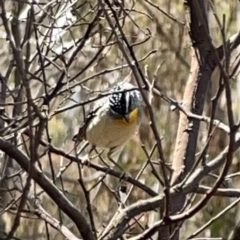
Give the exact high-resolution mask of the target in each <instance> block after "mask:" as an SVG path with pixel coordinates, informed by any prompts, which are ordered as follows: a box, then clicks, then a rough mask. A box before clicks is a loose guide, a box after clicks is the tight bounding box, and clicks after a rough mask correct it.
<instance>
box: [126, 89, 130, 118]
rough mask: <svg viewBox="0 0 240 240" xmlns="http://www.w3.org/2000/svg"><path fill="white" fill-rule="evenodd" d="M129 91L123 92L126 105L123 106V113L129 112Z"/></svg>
mask: <svg viewBox="0 0 240 240" xmlns="http://www.w3.org/2000/svg"><path fill="white" fill-rule="evenodd" d="M129 94H130V92H125V102H126V106H125V113H128V112H129V104H130V103H129V100H130V95H129Z"/></svg>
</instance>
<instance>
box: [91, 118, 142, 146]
mask: <svg viewBox="0 0 240 240" xmlns="http://www.w3.org/2000/svg"><path fill="white" fill-rule="evenodd" d="M138 127H139V125H138V123H137V122H135V123H131V124H123V123H119V120H116V119H111V118H109V116H107V115H105V116H102V117H101V121H99V119H98V120H97V119H94V120H93V121H92V122H91V123H90V124H89V126H88V128H87V133H86V138H87V140H88V141H89V142H90V143H91V144H93V145H96V146H97V147H102V148H112V147H116V146H120V145H123V144H124V143H125V142H126V141H127V140H129V138H131V136H132V135H134V133H135V132H137V130H138Z"/></svg>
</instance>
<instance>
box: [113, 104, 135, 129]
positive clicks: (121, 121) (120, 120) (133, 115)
mask: <svg viewBox="0 0 240 240" xmlns="http://www.w3.org/2000/svg"><path fill="white" fill-rule="evenodd" d="M138 113H139V110H138V108H135V109H134V110H133V111H132V112H131V113H130V114H129V121H128V122H127V121H126V119H125V118H122V119H116V121H117V122H118V123H119V124H126V125H127V124H131V123H134V122H136V121H137V118H138Z"/></svg>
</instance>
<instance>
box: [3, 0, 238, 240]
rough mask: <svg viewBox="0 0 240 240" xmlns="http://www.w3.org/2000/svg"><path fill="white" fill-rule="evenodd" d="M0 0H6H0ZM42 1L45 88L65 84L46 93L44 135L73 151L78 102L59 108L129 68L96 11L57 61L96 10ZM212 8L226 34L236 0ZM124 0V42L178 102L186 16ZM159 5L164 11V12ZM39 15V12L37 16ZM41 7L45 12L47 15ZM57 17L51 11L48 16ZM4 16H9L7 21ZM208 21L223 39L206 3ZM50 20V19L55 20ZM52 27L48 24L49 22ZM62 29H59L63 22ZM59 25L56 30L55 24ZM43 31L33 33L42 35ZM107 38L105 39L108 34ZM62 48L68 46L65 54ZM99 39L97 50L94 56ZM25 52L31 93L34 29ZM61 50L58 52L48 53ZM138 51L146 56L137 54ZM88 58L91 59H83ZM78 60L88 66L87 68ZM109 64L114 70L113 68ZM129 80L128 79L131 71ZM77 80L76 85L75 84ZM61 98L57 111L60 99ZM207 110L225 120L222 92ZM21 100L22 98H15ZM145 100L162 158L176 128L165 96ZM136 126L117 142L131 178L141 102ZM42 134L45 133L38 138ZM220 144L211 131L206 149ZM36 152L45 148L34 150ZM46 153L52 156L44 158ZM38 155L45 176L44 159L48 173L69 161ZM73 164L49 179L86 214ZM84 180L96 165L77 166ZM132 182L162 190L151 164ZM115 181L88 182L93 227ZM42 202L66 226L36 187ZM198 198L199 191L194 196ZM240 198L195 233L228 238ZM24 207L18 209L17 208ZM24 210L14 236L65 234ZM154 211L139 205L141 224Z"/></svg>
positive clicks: (108, 213)
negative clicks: (130, 135)
mask: <svg viewBox="0 0 240 240" xmlns="http://www.w3.org/2000/svg"><path fill="white" fill-rule="evenodd" d="M6 2H7V1H6ZM39 3H42V4H43V5H41V7H39V8H37V7H36V9H37V10H39V12H38V11H37V10H35V11H36V20H39V19H40V9H41V8H45V11H46V12H47V15H46V16H45V17H44V18H43V20H41V22H39V27H38V30H39V38H41V52H42V55H43V56H44V57H46V58H47V59H48V61H49V62H48V63H49V64H48V65H46V66H45V68H44V69H45V70H44V71H45V73H44V74H45V76H46V80H47V81H46V83H47V85H48V86H47V90H48V91H51V89H53V88H54V87H55V86H56V84H58V82H59V79H60V76H61V75H62V74H63V73H64V72H65V73H64V74H65V75H64V80H63V82H64V84H63V86H62V88H61V90H60V91H59V92H58V93H57V94H56V95H55V96H54V99H53V100H52V101H51V102H50V109H49V111H50V112H49V116H50V119H49V122H48V129H49V135H50V137H51V144H53V145H54V146H55V147H58V148H60V149H62V150H63V151H65V152H71V151H72V150H73V147H74V145H73V142H72V141H71V138H72V136H73V134H75V133H76V132H77V130H78V127H79V126H80V125H81V124H82V122H83V119H84V117H83V108H82V107H74V108H72V109H67V107H70V106H72V105H74V104H76V103H78V102H81V101H86V100H87V99H89V98H91V97H93V96H96V95H97V94H98V93H99V91H104V90H106V89H108V88H109V87H110V86H112V85H113V84H115V83H116V82H118V81H121V80H123V79H124V78H125V77H126V76H127V75H128V74H129V72H130V70H129V68H128V67H124V68H123V67H121V66H123V65H126V61H125V59H124V57H123V56H122V53H121V51H120V50H119V47H118V45H117V44H116V42H115V39H114V37H112V36H111V34H112V33H111V29H110V28H109V26H108V24H107V22H106V20H105V19H102V20H101V21H100V22H99V24H97V26H95V28H93V29H92V32H91V34H90V36H89V37H88V39H86V42H85V44H84V47H83V48H82V49H81V51H79V52H78V53H77V55H76V57H75V58H74V61H73V64H72V65H71V66H70V67H67V66H66V65H64V62H65V60H69V59H70V58H71V57H72V54H73V51H74V49H76V46H78V45H79V43H78V40H79V38H83V37H84V34H85V32H86V30H87V27H88V25H89V22H91V21H92V20H93V19H94V17H95V15H96V12H95V11H94V9H96V8H94V6H96V4H97V1H94V0H87V1H85V2H82V1H75V2H74V1H73V2H72V3H74V4H71V1H69V2H68V3H67V1H60V2H59V1H58V2H55V1H52V2H50V3H49V5H48V6H51V7H52V8H51V9H52V12H50V9H49V8H47V3H46V2H44V1H41V0H40V1H39ZM9 4H10V10H8V13H9V19H10V18H11V11H13V10H12V8H11V6H12V5H11V4H13V2H11V1H9ZM214 4H215V6H216V12H217V14H218V16H219V18H220V20H221V21H222V20H223V14H225V18H226V36H227V37H230V36H232V35H233V34H234V33H236V32H237V31H238V30H239V29H238V26H239V5H238V4H239V3H238V1H227V0H221V1H220V0H216V1H214ZM27 6H28V5H27V4H26V5H24V6H22V11H21V12H20V14H19V15H20V17H21V21H19V23H18V24H19V28H18V30H19V31H20V32H19V34H20V36H21V39H23V37H24V31H25V22H26V21H25V18H26V10H27ZM125 6H126V9H127V13H128V14H129V17H128V16H127V17H125V18H124V20H122V23H123V24H124V25H123V30H124V33H125V35H126V37H127V38H128V40H129V42H130V43H131V44H133V45H134V52H135V54H136V56H137V58H138V59H139V60H141V59H144V60H142V61H141V67H142V68H143V69H144V68H145V67H146V65H147V66H148V71H149V74H150V75H151V76H152V77H154V74H155V72H156V70H157V69H158V68H159V70H158V72H157V73H156V78H155V81H156V82H155V84H156V86H157V87H159V88H160V89H161V91H162V92H163V93H165V94H166V95H168V96H169V97H173V98H174V99H176V100H178V101H179V102H181V99H182V95H183V91H184V87H185V84H186V81H187V78H188V75H189V70H190V69H189V68H190V64H191V56H190V46H191V42H190V38H189V35H188V28H187V25H186V24H185V8H184V4H183V1H182V0H181V1H180V0H151V1H148V0H147V1H145V0H138V1H125ZM162 11H164V12H165V13H167V14H164V13H163V12H162ZM38 14H39V15H38ZM50 15H52V16H54V17H55V18H52V17H51V16H50ZM56 19H57V20H56ZM9 24H13V21H12V22H10V21H9ZM209 24H210V31H211V35H212V39H213V42H214V44H215V45H216V46H219V45H220V44H222V38H221V34H220V29H219V27H218V25H217V24H216V21H215V18H214V16H213V13H212V11H211V10H210V9H209ZM57 25H59V28H57V27H56V26H57ZM52 26H55V27H56V28H52V29H51V27H52ZM63 28H64V30H62V31H61V29H63ZM59 29H60V30H59ZM0 34H1V36H2V37H1V38H0V45H1V49H0V54H1V58H0V72H1V74H2V75H5V74H7V70H8V69H9V66H10V65H11V59H12V55H11V54H10V53H11V51H10V47H9V41H8V40H7V38H6V37H7V36H6V31H5V29H4V27H3V26H1V27H0ZM41 34H42V35H41ZM43 36H45V37H43ZM109 37H111V39H110V40H109V41H108V38H109ZM68 48H71V49H70V51H67V52H66V53H64V51H65V50H66V49H68ZM100 48H103V50H102V51H101V52H100V53H99V54H98V55H97V56H96V53H97V52H98V51H99V49H100ZM31 51H32V61H31V66H30V72H31V73H32V74H33V77H32V80H31V82H30V84H31V90H32V94H33V97H34V99H35V98H36V99H37V98H38V97H40V96H42V95H44V94H45V91H46V89H45V86H46V84H44V81H40V80H39V79H41V80H42V79H43V72H42V69H41V67H40V63H39V57H34V53H35V52H36V40H35V36H33V37H32V39H31ZM59 55H61V56H62V57H60V58H59V57H58V58H55V57H56V56H59ZM146 56H147V57H146ZM90 61H92V64H91V65H89V66H88V64H89V63H90ZM86 66H87V67H86ZM115 68H116V70H114V69H115ZM218 78H219V73H218V71H217V70H216V71H215V74H214V75H213V78H212V82H211V83H210V87H209V92H208V96H207V101H206V104H205V112H204V115H208V116H209V114H210V111H211V99H212V97H213V96H214V94H215V93H216V90H217V88H218ZM238 81H239V80H238V78H237V77H236V79H235V80H234V81H233V82H232V83H231V84H232V87H233V92H234V94H233V97H234V102H233V104H234V111H235V112H234V114H235V116H236V119H239V104H238V103H239V96H240V93H239V89H240V88H239V83H238ZM131 82H133V83H135V80H134V78H133V77H131ZM80 84H81V85H80ZM7 85H8V88H9V89H10V90H12V91H13V92H14V91H15V92H17V91H18V88H17V84H16V73H15V71H14V68H13V70H12V71H11V74H10V76H9V81H8V84H7ZM6 102H7V103H11V102H13V98H12V97H11V95H9V96H8V97H7V99H6ZM65 107H66V110H64V108H65ZM91 107H92V104H88V105H86V106H85V111H86V112H88V111H89V109H90V108H91ZM217 108H218V109H217V114H216V118H218V119H219V120H222V121H223V122H226V119H225V118H226V113H225V99H224V97H223V98H222V99H221V103H220V104H219V105H218V106H217ZM23 109H24V107H23ZM153 109H154V113H155V118H156V121H157V124H158V125H157V127H158V131H159V133H160V136H161V137H162V144H163V149H164V154H165V159H167V161H168V162H169V163H171V158H172V153H173V149H174V147H175V139H176V132H177V127H178V116H179V115H178V112H177V111H172V110H171V107H170V106H169V104H168V103H166V102H164V101H163V100H161V99H160V98H154V99H153ZM6 111H7V113H8V114H9V116H11V115H12V114H13V112H12V111H13V107H12V105H9V106H8V107H6ZM145 113H146V115H145V116H144V120H143V123H142V126H141V128H140V132H139V135H136V136H134V137H133V138H132V139H131V140H130V141H129V142H128V143H127V145H126V147H125V148H124V150H123V152H122V154H121V157H120V160H119V164H120V165H121V166H123V167H124V169H125V170H126V172H128V173H130V174H131V175H132V176H133V177H136V175H137V174H138V173H139V171H140V169H141V168H142V166H143V165H144V163H146V161H147V157H146V155H145V153H144V151H143V149H142V145H144V146H145V148H146V149H147V151H148V152H150V150H151V149H152V148H153V147H154V144H155V139H154V136H153V133H152V132H151V130H150V128H149V119H148V115H147V111H145ZM46 136H47V135H45V136H44V137H45V138H46ZM206 138H207V124H202V125H201V131H200V134H199V142H198V151H201V149H203V147H204V145H205V143H206ZM226 143H227V137H226V134H225V133H223V132H221V131H219V130H216V131H215V134H214V136H213V141H212V142H211V144H210V148H209V159H212V158H214V157H215V156H217V154H219V153H220V151H222V150H223V149H224V148H225V146H226ZM41 151H42V152H43V151H44V148H42V149H41ZM157 158H158V156H157V152H154V154H153V157H152V160H153V161H157ZM50 160H51V161H50ZM92 161H93V162H96V163H99V164H103V163H102V162H101V161H100V160H99V159H98V158H95V159H93V160H92ZM41 163H42V167H43V170H44V172H45V173H46V174H47V175H48V176H49V177H52V173H51V171H50V169H51V164H53V166H54V171H55V174H57V173H58V172H59V171H60V169H61V167H63V166H65V165H66V164H68V163H69V161H68V160H66V159H64V158H63V157H60V156H58V155H54V154H51V156H50V155H48V154H44V155H43V156H42V157H41ZM239 163H240V162H239V153H238V152H237V153H236V154H235V158H234V162H233V165H232V169H231V171H232V172H233V173H235V172H239V170H240V169H239ZM77 169H78V167H77V166H76V164H75V163H72V164H71V165H70V166H69V167H68V168H67V170H66V171H65V172H64V173H62V174H61V177H60V178H59V179H57V182H56V184H57V185H58V187H59V188H60V189H62V190H63V191H64V193H65V194H66V196H67V197H68V198H69V200H70V201H72V202H73V203H74V205H75V206H77V207H78V208H79V209H80V210H81V211H82V212H83V213H84V215H85V216H86V218H88V217H89V216H88V213H87V210H86V202H85V197H84V192H83V190H82V188H81V186H80V184H79V182H78V178H79V172H78V170H77ZM82 173H83V181H84V183H85V186H86V187H87V189H90V188H91V187H93V186H95V185H96V182H97V181H98V180H99V178H100V177H101V174H100V173H99V172H97V171H95V170H93V169H91V168H88V167H84V168H83V170H82ZM214 179H215V178H214V176H212V178H211V177H210V178H206V179H204V184H205V185H209V186H211V183H212V182H213V180H214ZM140 181H141V182H143V183H145V184H146V185H148V186H149V187H151V188H152V189H153V190H155V191H156V192H159V191H161V190H162V187H161V185H160V184H159V183H158V181H157V180H156V178H155V177H154V176H153V174H152V172H151V168H150V167H149V166H148V167H147V168H146V169H145V170H144V171H143V173H142V175H141V177H140ZM230 184H232V185H233V186H238V185H239V176H237V177H235V178H234V180H233V181H232V182H231V183H230ZM119 185H120V181H119V180H118V179H116V178H114V177H107V178H106V179H104V184H99V185H97V186H95V187H94V188H93V189H92V190H91V191H90V199H91V204H92V208H93V213H94V219H95V223H96V227H97V229H99V230H100V229H101V228H102V227H103V226H104V225H106V224H107V223H108V221H109V220H110V219H111V217H112V215H113V214H114V213H115V211H116V209H117V207H118V203H117V201H116V197H115V193H114V192H115V191H116V190H117V189H118V187H119ZM39 191H40V189H38V192H39ZM147 197H149V196H148V195H147V194H146V193H144V192H143V191H142V190H140V189H138V188H136V187H134V188H133V191H132V193H131V195H130V197H129V199H128V201H127V204H130V203H133V202H135V201H137V200H140V199H145V198H147ZM40 198H41V201H42V203H43V207H44V208H45V209H46V210H47V211H48V212H49V213H50V214H51V215H52V216H54V217H56V218H58V219H59V218H60V219H62V222H63V223H64V225H65V226H67V227H68V228H69V229H70V230H72V231H73V232H75V231H76V229H74V225H71V223H70V221H69V219H68V218H67V217H66V216H64V214H62V213H60V212H59V210H58V207H57V206H56V205H55V203H54V202H53V201H52V200H50V199H49V197H48V196H46V195H45V194H41V195H40ZM196 199H198V196H196ZM231 202H232V200H231V199H228V198H223V197H213V198H212V199H211V200H210V201H209V203H208V205H207V206H206V207H205V209H203V210H202V211H201V212H199V213H198V214H196V215H195V216H194V217H192V218H191V219H189V220H187V221H186V222H185V223H184V224H183V226H182V231H181V239H186V238H187V237H188V236H189V235H190V234H191V233H193V232H194V231H196V230H197V229H198V228H199V227H201V226H202V225H203V224H204V223H206V222H207V221H208V220H210V219H211V218H212V217H213V216H214V215H216V214H217V213H218V212H219V211H221V210H222V209H224V208H225V207H226V206H228V205H229V204H230V203H231ZM239 210H240V208H239V206H238V207H236V208H235V209H232V210H231V211H229V212H227V214H225V215H223V216H222V217H221V218H220V219H218V220H217V221H215V222H213V223H212V225H211V226H210V227H209V228H208V229H206V230H205V231H203V232H202V233H201V234H200V235H199V237H223V238H225V239H226V238H227V236H228V235H229V234H230V232H231V231H232V230H233V227H234V225H235V222H236V221H237V220H238V218H239ZM23 215H24V214H23ZM2 216H3V219H4V221H5V223H6V224H5V226H6V231H9V229H10V228H11V224H12V222H13V219H14V217H15V214H14V213H11V211H8V212H5V213H4V214H2ZM25 216H28V217H27V218H24V217H23V218H21V223H20V226H19V228H18V230H17V234H16V237H18V238H20V239H46V236H47V234H49V235H50V239H56V240H61V239H64V237H63V236H62V235H61V234H60V233H58V232H57V231H56V230H54V229H52V228H49V229H48V231H49V232H48V233H47V228H46V226H45V223H44V222H43V221H41V220H37V219H36V217H34V216H31V218H29V215H26V214H25ZM157 216H158V215H157V214H155V213H146V214H145V215H143V216H141V217H140V223H141V224H142V226H145V225H151V224H152V223H153V222H154V221H155V220H156V219H157ZM140 229H141V228H140V227H139V226H137V225H136V226H134V227H133V228H132V229H131V233H132V234H133V233H137V232H139V231H140Z"/></svg>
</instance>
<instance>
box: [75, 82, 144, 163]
mask: <svg viewBox="0 0 240 240" xmlns="http://www.w3.org/2000/svg"><path fill="white" fill-rule="evenodd" d="M131 89H132V90H131ZM142 103H143V101H142V96H141V93H140V92H139V91H138V90H136V87H135V86H133V85H132V84H131V83H129V82H120V83H118V84H117V85H116V86H114V87H113V88H112V89H111V90H110V95H108V96H107V97H105V98H104V99H102V101H101V103H100V104H99V106H98V107H96V108H95V109H94V110H93V111H91V112H90V113H89V115H88V116H87V118H86V120H85V123H84V124H83V125H82V127H80V129H79V132H78V134H77V135H75V136H74V137H73V141H75V142H78V141H81V140H87V141H88V142H89V143H91V144H92V145H93V146H95V147H100V148H106V149H109V152H108V157H109V158H112V159H113V158H115V157H114V155H115V153H118V154H119V151H121V149H122V148H123V146H124V144H125V143H126V142H127V141H128V140H129V139H130V138H131V136H133V135H134V134H135V133H136V131H138V128H139V126H140V123H141V119H142V112H143V109H142Z"/></svg>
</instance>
